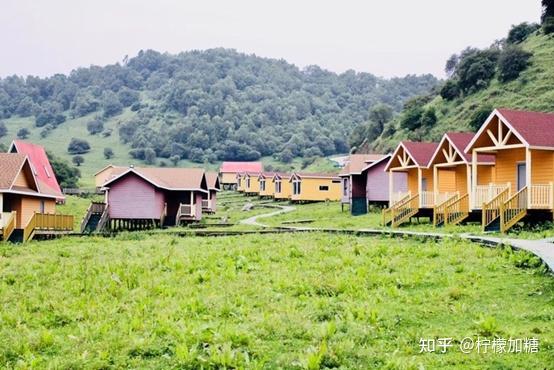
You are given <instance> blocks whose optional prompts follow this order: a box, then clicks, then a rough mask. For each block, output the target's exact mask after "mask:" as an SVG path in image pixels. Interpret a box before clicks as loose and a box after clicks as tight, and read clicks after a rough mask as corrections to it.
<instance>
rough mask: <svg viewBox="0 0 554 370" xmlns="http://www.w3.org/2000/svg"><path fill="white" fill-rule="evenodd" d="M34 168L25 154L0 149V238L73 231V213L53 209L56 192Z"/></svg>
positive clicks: (16, 239)
mask: <svg viewBox="0 0 554 370" xmlns="http://www.w3.org/2000/svg"><path fill="white" fill-rule="evenodd" d="M37 172H38V170H37V168H36V166H32V165H31V162H30V160H29V159H28V157H27V156H26V155H23V154H18V153H0V211H1V212H0V240H3V241H7V240H9V241H13V242H25V241H28V240H30V239H32V238H33V237H35V236H43V237H47V236H55V235H60V234H67V233H70V232H72V231H73V216H68V215H61V214H57V213H56V200H57V199H59V196H60V193H59V192H58V191H56V190H55V189H53V188H52V187H50V186H48V185H47V184H46V183H45V182H43V181H41V180H40V179H39V178H38V175H36V173H37ZM52 175H53V173H52Z"/></svg>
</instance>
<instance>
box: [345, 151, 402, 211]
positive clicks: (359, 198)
mask: <svg viewBox="0 0 554 370" xmlns="http://www.w3.org/2000/svg"><path fill="white" fill-rule="evenodd" d="M389 158H390V155H384V154H351V155H350V156H349V158H348V159H347V160H346V163H345V166H344V167H343V169H342V171H341V172H340V173H339V177H340V178H341V180H342V186H341V187H342V190H341V209H342V210H343V211H344V206H345V205H347V207H348V209H349V210H350V213H351V214H352V215H361V214H365V213H367V211H368V204H369V203H381V202H382V203H385V202H386V203H387V204H388V200H389V192H388V186H389V181H388V176H387V173H386V172H385V171H384V167H385V166H386V164H387V161H385V159H387V160H388V159H389ZM399 175H400V174H396V176H397V177H398V176H399ZM399 181H401V179H397V183H399Z"/></svg>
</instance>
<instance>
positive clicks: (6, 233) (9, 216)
mask: <svg viewBox="0 0 554 370" xmlns="http://www.w3.org/2000/svg"><path fill="white" fill-rule="evenodd" d="M16 216H17V212H16V211H12V212H5V213H3V214H2V218H1V219H0V221H1V223H0V226H1V227H2V240H3V241H6V240H8V239H9V238H10V236H11V235H12V233H13V231H14V230H15V220H16Z"/></svg>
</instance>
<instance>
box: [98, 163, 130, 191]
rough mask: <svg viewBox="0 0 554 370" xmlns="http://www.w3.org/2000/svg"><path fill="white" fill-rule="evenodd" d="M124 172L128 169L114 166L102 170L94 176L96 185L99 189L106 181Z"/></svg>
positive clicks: (110, 165)
mask: <svg viewBox="0 0 554 370" xmlns="http://www.w3.org/2000/svg"><path fill="white" fill-rule="evenodd" d="M124 170H127V167H121V166H114V165H113V164H109V165H107V166H106V167H104V168H102V169H101V170H100V171H98V172H96V173H95V174H94V183H95V185H96V187H97V188H101V187H102V185H104V183H105V182H106V181H108V180H109V179H110V178H111V177H112V176H114V175H118V174H120V173H121V172H123V171H124Z"/></svg>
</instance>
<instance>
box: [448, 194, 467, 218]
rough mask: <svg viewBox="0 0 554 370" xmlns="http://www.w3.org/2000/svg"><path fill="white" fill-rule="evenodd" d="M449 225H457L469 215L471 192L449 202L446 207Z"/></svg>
mask: <svg viewBox="0 0 554 370" xmlns="http://www.w3.org/2000/svg"><path fill="white" fill-rule="evenodd" d="M445 214H446V219H445V223H446V224H447V225H457V224H459V223H460V222H462V221H463V220H464V219H465V218H467V217H468V216H469V194H464V195H462V196H461V197H456V199H455V200H454V201H453V202H451V203H450V204H448V205H447V206H446V209H445Z"/></svg>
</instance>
